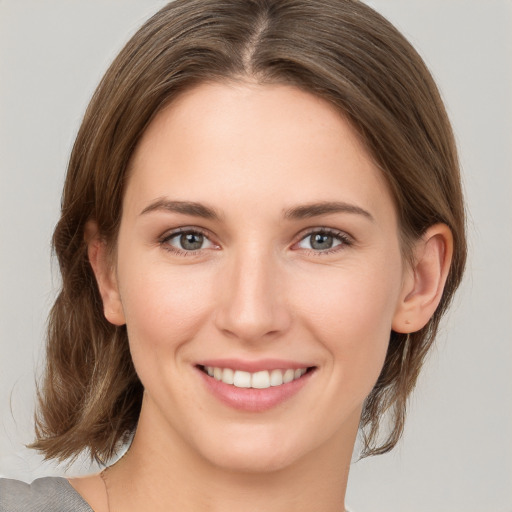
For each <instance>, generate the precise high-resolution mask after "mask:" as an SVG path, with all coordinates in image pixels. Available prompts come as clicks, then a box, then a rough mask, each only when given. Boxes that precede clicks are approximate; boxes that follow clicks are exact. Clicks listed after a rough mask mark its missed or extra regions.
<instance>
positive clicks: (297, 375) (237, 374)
mask: <svg viewBox="0 0 512 512" xmlns="http://www.w3.org/2000/svg"><path fill="white" fill-rule="evenodd" d="M197 368H198V369H199V370H201V371H202V372H203V373H205V374H206V375H208V377H211V378H212V379H215V380H216V381H219V382H222V383H224V384H227V385H229V386H233V387H235V388H244V389H268V388H271V387H272V388H277V387H281V386H284V385H286V384H290V383H292V382H294V381H298V380H300V379H301V378H302V377H303V376H304V375H306V374H309V373H312V372H313V371H314V370H315V368H316V367H315V366H309V367H302V368H286V369H281V368H274V369H270V370H261V371H257V372H248V371H244V370H235V369H233V368H222V367H219V366H205V365H197Z"/></svg>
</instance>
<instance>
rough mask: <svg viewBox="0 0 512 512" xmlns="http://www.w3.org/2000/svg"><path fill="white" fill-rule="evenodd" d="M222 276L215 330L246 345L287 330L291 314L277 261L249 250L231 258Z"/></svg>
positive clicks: (275, 336) (270, 337)
mask: <svg viewBox="0 0 512 512" xmlns="http://www.w3.org/2000/svg"><path fill="white" fill-rule="evenodd" d="M221 274H222V275H221V276H219V277H220V284H219V286H220V289H219V296H218V297H219V302H218V309H217V312H216V315H215V323H216V326H217V328H218V329H220V330H221V331H222V332H223V333H224V334H226V335H228V336H231V337H235V338H237V339H239V340H241V341H244V342H248V343H252V342H258V341H262V340H268V339H274V338H277V337H279V336H280V335H282V334H283V333H284V332H286V331H287V330H288V328H289V327H290V324H291V315H290V311H289V307H288V306H287V304H286V300H285V287H284V286H283V275H282V272H280V271H279V263H278V262H277V261H276V258H273V257H272V256H271V255H269V254H268V253H267V254H264V253H263V251H260V250H253V251H250V250H248V251H245V253H244V254H240V255H233V258H232V260H231V261H229V263H227V264H226V266H225V268H224V270H223V272H222V273H221Z"/></svg>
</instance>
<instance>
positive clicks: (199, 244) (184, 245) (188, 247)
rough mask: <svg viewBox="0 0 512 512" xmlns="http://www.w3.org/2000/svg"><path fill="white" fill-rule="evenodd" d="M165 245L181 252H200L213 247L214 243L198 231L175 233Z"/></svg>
mask: <svg viewBox="0 0 512 512" xmlns="http://www.w3.org/2000/svg"><path fill="white" fill-rule="evenodd" d="M165 243H166V244H168V245H170V246H171V247H174V248H175V249H178V250H181V251H199V250H201V249H209V248H211V247H213V243H212V242H211V241H210V240H209V239H208V238H207V237H206V236H205V235H203V234H202V233H200V232H198V231H186V232H182V233H175V234H174V235H171V236H170V237H168V238H167V240H166V241H165Z"/></svg>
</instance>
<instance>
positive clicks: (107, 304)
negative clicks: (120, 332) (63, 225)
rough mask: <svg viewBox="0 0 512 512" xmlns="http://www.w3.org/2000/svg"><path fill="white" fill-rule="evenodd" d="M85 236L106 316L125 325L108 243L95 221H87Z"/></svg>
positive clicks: (111, 320) (113, 322) (117, 323)
mask: <svg viewBox="0 0 512 512" xmlns="http://www.w3.org/2000/svg"><path fill="white" fill-rule="evenodd" d="M84 237H85V241H86V243H87V254H88V257H89V263H90V264H91V267H92V270H93V272H94V276H95V277H96V282H97V284H98V289H99V291H100V295H101V300H102V301H103V311H104V314H105V318H106V319H107V320H108V321H109V322H110V323H111V324H114V325H124V324H125V323H126V321H125V318H124V312H123V307H122V303H121V297H120V294H119V289H118V285H117V277H116V273H115V269H114V267H113V265H112V262H111V261H110V258H109V255H108V250H107V244H106V242H105V240H103V239H102V237H101V236H100V234H99V231H98V227H97V225H96V223H95V222H93V221H89V222H87V224H86V226H85V232H84Z"/></svg>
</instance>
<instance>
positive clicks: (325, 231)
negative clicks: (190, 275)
mask: <svg viewBox="0 0 512 512" xmlns="http://www.w3.org/2000/svg"><path fill="white" fill-rule="evenodd" d="M188 234H191V235H201V236H203V237H204V238H205V239H206V240H208V241H209V242H210V243H211V244H213V245H214V246H215V244H214V243H213V242H212V241H211V240H210V237H211V235H210V234H209V233H207V232H206V231H204V230H202V229H199V228H186V227H185V228H179V229H176V230H174V231H172V232H171V233H166V234H165V235H163V236H162V237H161V238H160V239H159V240H158V243H159V244H160V246H161V247H162V248H163V249H164V250H166V251H168V252H171V253H173V254H176V255H177V256H189V257H190V256H197V255H198V254H199V253H200V252H201V251H202V250H204V249H203V248H200V249H195V250H184V249H179V248H177V247H174V246H172V245H170V243H169V242H170V240H173V239H175V238H177V237H178V236H181V235H188ZM313 235H327V236H330V237H332V238H334V239H336V240H338V241H339V242H340V243H339V244H337V245H335V246H334V247H331V248H329V249H325V250H314V249H304V250H305V251H306V252H307V253H309V254H312V255H314V256H323V255H327V254H331V253H334V252H338V251H340V250H343V249H344V248H346V247H350V246H351V245H353V240H352V238H351V237H350V236H348V235H347V234H346V233H344V232H342V231H338V230H335V229H332V228H325V227H322V228H314V229H311V230H310V231H308V232H306V233H301V235H300V238H299V240H298V241H297V242H295V243H294V244H293V247H295V246H297V245H298V244H299V243H301V242H303V241H304V240H306V239H307V238H308V237H311V236H313Z"/></svg>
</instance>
